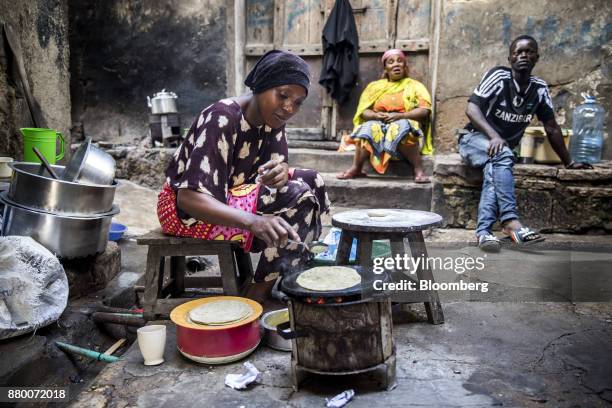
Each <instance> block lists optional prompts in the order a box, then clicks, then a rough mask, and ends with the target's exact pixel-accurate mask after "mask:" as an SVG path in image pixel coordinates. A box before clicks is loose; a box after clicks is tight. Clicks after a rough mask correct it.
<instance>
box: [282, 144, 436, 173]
mask: <svg viewBox="0 0 612 408" xmlns="http://www.w3.org/2000/svg"><path fill="white" fill-rule="evenodd" d="M353 155H354V153H353V152H337V151H330V150H321V149H311V148H293V147H292V148H289V165H291V166H292V167H302V168H308V169H314V170H317V171H319V172H321V173H340V172H342V171H344V170H346V169H348V168H349V167H350V166H351V164H352V163H353ZM422 159H423V167H424V168H425V172H426V173H427V174H428V175H430V176H431V175H432V174H433V158H432V157H431V156H423V157H422ZM365 171H366V172H367V173H368V174H372V175H373V174H376V172H375V171H374V169H372V168H371V167H370V165H369V163H368V164H366V166H365ZM385 176H394V177H402V178H413V177H414V173H413V171H412V165H410V163H408V162H407V161H405V160H393V161H392V162H391V163H390V164H389V169H388V170H387V173H385Z"/></svg>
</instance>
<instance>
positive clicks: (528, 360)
mask: <svg viewBox="0 0 612 408" xmlns="http://www.w3.org/2000/svg"><path fill="white" fill-rule="evenodd" d="M122 188H123V190H122V189H121V188H120V190H119V194H124V193H125V194H127V196H130V197H131V199H127V198H126V197H124V198H123V200H124V201H123V203H124V206H130V205H136V206H137V207H138V208H139V209H138V210H133V209H129V210H128V211H126V208H125V207H123V208H122V211H124V214H126V213H128V214H130V213H131V214H135V215H138V216H134V217H127V218H126V219H124V221H126V223H128V225H129V226H130V229H131V230H132V231H134V230H137V229H138V228H141V229H144V228H146V226H147V225H153V226H155V220H154V218H151V217H150V216H149V217H148V218H147V217H146V214H147V213H148V214H151V212H149V211H148V207H151V206H152V205H153V204H152V203H151V202H150V201H148V202H147V201H146V199H145V198H142V197H143V196H147V197H148V199H149V200H151V198H152V197H153V196H152V195H151V194H150V192H145V191H143V190H140V189H137V188H131V186H130V185H129V184H125V185H124V186H123V187H122ZM122 191H123V193H122ZM130 211H131V212H130ZM153 214H154V213H153ZM130 224H131V225H130ZM547 238H548V241H547V244H546V245H543V246H540V247H538V248H535V249H532V250H529V251H516V250H512V249H504V250H502V252H501V253H500V254H497V255H488V257H487V258H486V268H485V269H484V270H482V271H473V272H470V273H465V274H463V275H461V276H458V275H456V274H455V273H454V272H444V271H436V272H435V277H436V280H437V281H438V282H453V281H457V280H458V279H464V280H466V281H467V280H469V281H471V282H481V283H482V282H487V283H489V289H490V290H489V292H487V293H480V294H476V296H474V295H471V296H470V295H466V294H465V292H461V293H457V292H440V295H441V298H442V300H443V308H444V314H445V323H444V324H443V325H437V326H434V325H431V324H429V323H427V322H426V317H425V313H424V309H423V307H422V305H421V304H413V305H411V307H410V310H408V311H403V310H400V309H397V310H396V309H394V328H393V330H394V339H395V344H396V348H397V358H398V365H397V381H398V386H397V388H395V389H394V390H392V391H389V392H387V391H381V390H380V389H379V382H378V378H377V377H376V376H374V375H371V374H364V375H359V376H347V377H312V378H309V379H307V380H306V381H305V383H304V384H303V387H302V389H301V390H300V391H299V392H294V391H293V390H292V388H291V383H290V368H289V367H290V365H289V362H290V354H289V353H283V352H278V351H274V350H271V349H269V348H268V347H266V346H264V345H261V346H260V347H259V348H258V349H257V350H256V351H255V352H254V353H253V354H252V355H250V356H249V357H247V358H246V360H245V361H251V362H252V363H253V364H255V366H256V367H258V369H259V370H260V371H261V372H262V376H261V379H260V382H259V384H257V385H255V386H254V387H252V388H250V389H249V390H246V391H236V390H233V389H230V388H228V387H226V386H225V385H224V378H225V375H226V374H229V373H237V372H241V371H242V363H243V362H237V363H233V364H228V365H223V366H206V365H200V364H197V363H193V362H191V361H189V360H186V359H185V358H183V357H182V356H181V355H180V354H179V353H178V351H177V350H176V338H175V330H174V325H173V324H172V323H171V322H167V321H166V322H165V323H164V324H167V326H168V341H167V344H166V352H165V358H166V362H165V363H164V364H162V365H160V366H157V367H145V366H144V365H143V364H142V357H141V356H140V353H139V350H138V346H137V344H133V345H132V346H131V347H130V349H129V350H128V351H127V352H126V353H125V355H124V357H123V359H122V361H120V362H118V363H113V364H109V365H107V367H106V368H105V369H104V370H103V371H102V372H101V374H100V375H99V376H98V377H97V378H96V379H95V380H94V381H93V383H92V384H90V385H89V386H88V387H87V389H86V390H85V391H84V392H82V393H81V394H80V395H79V396H78V399H77V400H76V401H75V402H74V404H73V406H75V407H83V406H96V407H101V406H113V407H115V406H119V407H123V406H139V407H166V406H167V407H192V406H204V407H240V406H245V407H276V406H278V407H311V406H324V405H325V398H326V397H327V398H329V397H332V396H334V395H336V394H337V393H340V392H342V391H343V390H345V389H348V388H354V389H355V391H356V396H355V399H354V400H353V402H351V403H350V406H352V407H372V406H373V405H384V406H385V407H406V406H426V407H438V406H443V407H449V406H451V407H464V406H476V407H481V406H511V407H515V406H520V407H531V406H538V407H542V406H545V407H597V406H609V405H610V403H612V365H611V364H610V361H612V303H610V300H611V299H612V277H611V275H610V273H609V268H610V265H611V264H612V262H611V261H612V237H611V236H599V237H597V236H596V237H592V236H569V235H563V234H556V235H552V236H547ZM428 241H429V242H430V243H429V244H428V245H429V248H430V256H435V255H437V254H438V255H440V256H441V255H443V254H444V255H445V256H446V255H448V254H453V256H459V255H464V256H468V257H478V256H482V255H483V254H482V253H481V252H480V251H479V250H478V249H477V248H475V247H473V246H470V245H469V244H468V242H469V241H472V232H471V231H464V230H459V231H457V230H455V231H453V230H436V231H434V232H432V233H431V234H429V237H428ZM122 251H123V252H122V263H123V265H124V268H123V273H122V275H120V276H119V277H118V278H117V279H116V280H115V282H113V286H111V287H109V289H108V291H107V292H108V293H109V296H112V294H111V292H115V293H118V292H121V291H122V290H124V289H125V288H127V287H129V286H130V285H131V284H133V282H134V280H135V279H136V278H137V277H138V276H139V275H140V274H141V273H142V271H143V270H144V262H145V253H144V251H143V249H142V248H139V247H138V246H136V245H135V243H134V242H133V241H131V240H130V239H128V240H124V242H123V243H122ZM475 299H479V300H480V301H474V300H475Z"/></svg>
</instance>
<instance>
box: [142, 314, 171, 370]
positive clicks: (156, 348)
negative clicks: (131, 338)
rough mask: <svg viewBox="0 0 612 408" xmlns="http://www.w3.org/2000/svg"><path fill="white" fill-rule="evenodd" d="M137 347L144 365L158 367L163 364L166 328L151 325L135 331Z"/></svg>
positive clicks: (161, 325) (160, 325)
mask: <svg viewBox="0 0 612 408" xmlns="http://www.w3.org/2000/svg"><path fill="white" fill-rule="evenodd" d="M136 333H137V335H138V347H139V348H140V353H141V354H142V357H143V358H144V365H158V364H161V363H163V362H164V348H165V347H166V326H164V325H163V324H153V325H150V326H144V327H141V328H140V329H138V330H137V331H136Z"/></svg>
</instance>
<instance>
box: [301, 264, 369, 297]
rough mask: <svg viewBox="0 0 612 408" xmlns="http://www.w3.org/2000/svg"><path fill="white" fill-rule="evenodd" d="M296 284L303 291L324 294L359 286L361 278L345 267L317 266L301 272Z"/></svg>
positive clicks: (354, 271)
mask: <svg viewBox="0 0 612 408" xmlns="http://www.w3.org/2000/svg"><path fill="white" fill-rule="evenodd" d="M296 283H297V284H298V285H300V286H301V287H303V288H304V289H308V290H314V291H320V292H325V291H333V290H343V289H348V288H351V287H353V286H355V285H359V284H360V283H361V276H360V275H359V273H357V271H356V270H354V269H353V268H349V267H346V266H317V267H315V268H311V269H308V270H306V271H304V272H302V273H301V274H300V275H299V276H298V277H297V280H296Z"/></svg>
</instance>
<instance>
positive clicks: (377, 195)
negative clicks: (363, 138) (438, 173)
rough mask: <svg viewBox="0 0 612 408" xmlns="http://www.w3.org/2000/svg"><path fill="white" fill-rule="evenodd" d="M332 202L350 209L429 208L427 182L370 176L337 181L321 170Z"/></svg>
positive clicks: (429, 187)
mask: <svg viewBox="0 0 612 408" xmlns="http://www.w3.org/2000/svg"><path fill="white" fill-rule="evenodd" d="M321 176H322V177H323V180H324V181H325V187H326V189H327V192H328V194H329V199H330V200H331V202H332V204H333V205H335V206H339V207H352V208H404V209H411V210H424V211H429V210H430V208H431V192H432V187H431V184H417V183H415V182H413V181H410V180H406V179H401V178H397V177H380V176H371V177H367V178H360V179H353V180H338V179H337V178H336V173H321Z"/></svg>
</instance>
